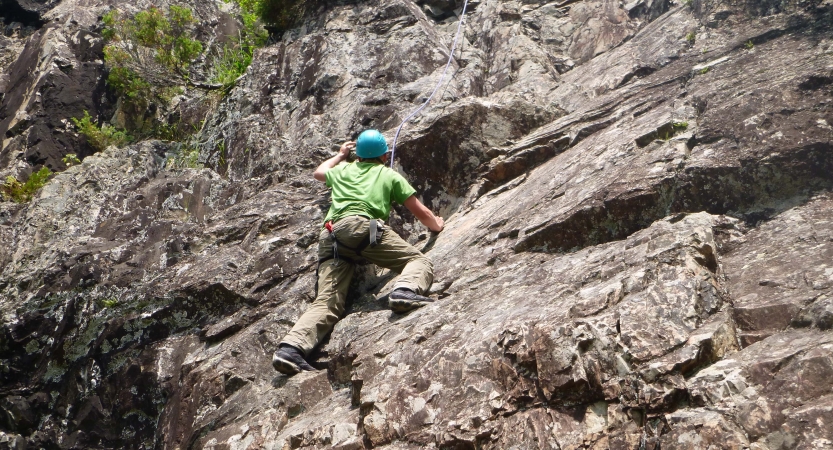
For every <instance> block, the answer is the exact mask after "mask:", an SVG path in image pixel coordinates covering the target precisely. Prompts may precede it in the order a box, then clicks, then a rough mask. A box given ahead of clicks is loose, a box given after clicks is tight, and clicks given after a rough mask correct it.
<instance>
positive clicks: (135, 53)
mask: <svg viewBox="0 0 833 450" xmlns="http://www.w3.org/2000/svg"><path fill="white" fill-rule="evenodd" d="M102 21H103V22H104V25H105V29H104V32H103V33H102V34H103V35H104V37H105V38H106V39H107V40H108V44H107V46H106V47H105V50H104V61H105V62H106V63H107V64H108V66H109V67H110V69H111V72H112V70H113V69H116V68H118V69H121V70H120V71H118V72H121V73H118V74H117V75H116V78H117V79H116V80H114V81H116V82H117V83H116V84H114V85H113V88H114V89H116V91H118V92H119V93H121V94H125V95H127V93H128V92H130V91H132V92H136V91H137V89H133V88H136V87H138V86H135V83H136V82H138V81H139V80H141V82H143V83H147V84H148V85H149V86H148V87H150V88H151V89H153V88H154V87H160V88H161V87H166V86H171V85H173V84H188V83H189V82H190V75H189V73H188V68H189V67H190V65H191V64H192V63H193V62H194V60H196V59H197V57H199V56H200V55H201V54H202V51H203V45H202V42H200V41H198V40H197V39H194V38H193V31H192V26H193V25H194V24H195V23H196V19H194V17H193V14H192V13H191V10H190V9H189V8H186V7H182V6H176V5H171V7H170V8H169V9H168V10H167V11H162V10H161V9H159V8H157V7H155V6H151V7H150V8H149V9H147V10H146V11H142V12H140V13H138V14H136V15H135V16H133V18H121V17H120V16H119V13H118V11H116V10H113V11H110V12H108V13H107V14H105V15H104V17H102ZM108 81H109V77H108ZM141 87H142V88H144V87H145V86H144V85H142V86H141Z"/></svg>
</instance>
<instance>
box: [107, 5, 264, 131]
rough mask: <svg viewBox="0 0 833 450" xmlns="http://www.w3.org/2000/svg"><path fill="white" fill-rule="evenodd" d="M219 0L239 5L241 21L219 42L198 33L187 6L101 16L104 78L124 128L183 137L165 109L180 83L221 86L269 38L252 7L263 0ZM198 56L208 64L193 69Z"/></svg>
mask: <svg viewBox="0 0 833 450" xmlns="http://www.w3.org/2000/svg"><path fill="white" fill-rule="evenodd" d="M224 1H235V2H236V3H237V4H238V5H239V6H240V11H241V13H240V20H241V22H242V25H243V26H242V28H241V30H240V32H239V33H238V36H236V37H233V38H232V39H231V40H230V44H228V45H225V46H224V47H222V48H218V47H213V48H206V45H204V44H203V43H202V42H200V41H199V40H198V39H197V36H196V30H195V25H196V23H197V19H196V18H195V17H194V15H193V12H192V10H191V9H189V8H187V7H183V6H177V5H171V6H170V7H169V8H167V9H162V8H158V7H150V8H149V9H147V10H145V11H142V12H140V13H137V14H136V15H134V16H132V17H125V16H122V15H120V13H119V12H118V11H116V10H113V11H110V12H108V13H107V14H105V15H104V16H103V17H102V22H103V23H104V30H103V32H102V35H103V36H104V38H105V39H106V42H107V44H106V46H105V48H104V60H105V63H106V66H107V68H108V69H109V74H108V77H107V83H108V85H109V86H110V87H111V88H112V89H113V90H114V91H115V92H116V93H117V94H118V95H119V96H120V99H121V103H120V105H121V107H120V108H121V112H122V113H123V114H122V116H121V117H123V120H124V126H125V128H126V129H128V130H130V131H131V132H132V133H135V134H137V135H138V136H139V137H140V138H145V137H154V138H160V139H166V140H174V141H182V140H184V139H186V138H187V136H188V135H189V133H188V132H187V131H188V130H185V129H184V128H187V125H182V124H180V123H179V121H178V119H176V117H177V115H176V114H174V112H173V111H170V107H171V106H170V105H171V102H172V100H173V98H174V97H175V96H177V95H181V94H183V93H185V90H184V89H183V88H196V89H199V90H203V91H209V92H210V91H217V92H223V91H220V90H221V89H222V90H228V89H229V88H230V87H231V86H232V85H233V83H234V81H235V80H237V78H239V77H240V75H242V74H243V73H245V71H246V69H247V68H248V66H249V64H251V61H252V55H253V54H254V50H255V48H257V47H261V46H263V45H264V44H265V43H266V40H267V38H268V33H267V32H266V30H265V29H264V28H263V26H262V25H261V22H260V20H259V16H258V14H257V9H256V8H257V7H258V5H259V4H260V2H261V1H262V0H224ZM197 61H204V62H205V63H206V65H207V67H200V68H198V69H195V68H194V66H195V65H196V63H197ZM203 74H207V76H206V75H203ZM172 119H173V120H172Z"/></svg>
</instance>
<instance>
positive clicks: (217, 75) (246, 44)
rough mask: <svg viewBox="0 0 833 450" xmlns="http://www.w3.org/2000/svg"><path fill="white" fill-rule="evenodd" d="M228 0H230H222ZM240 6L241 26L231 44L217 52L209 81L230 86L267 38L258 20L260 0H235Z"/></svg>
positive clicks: (244, 70) (267, 34)
mask: <svg viewBox="0 0 833 450" xmlns="http://www.w3.org/2000/svg"><path fill="white" fill-rule="evenodd" d="M224 1H230V0H224ZM237 4H238V6H239V7H240V11H241V12H240V14H241V20H242V22H243V28H242V29H241V30H240V32H239V35H238V36H237V37H236V38H235V39H233V44H232V45H226V46H225V47H223V49H222V50H221V51H219V52H218V54H217V57H216V60H215V61H216V62H215V65H214V70H213V73H212V76H211V81H212V82H214V83H219V84H222V85H223V86H224V87H225V88H226V89H228V88H230V87H231V86H232V85H233V84H234V82H235V81H236V80H237V78H239V77H240V76H241V75H243V74H244V73H246V69H247V68H248V67H249V64H251V62H252V56H253V55H254V51H255V49H256V48H258V47H263V46H264V45H265V44H266V41H267V40H268V39H269V33H267V32H266V29H265V28H263V25H262V24H261V22H260V20H258V17H259V14H258V8H259V5H261V4H262V0H237Z"/></svg>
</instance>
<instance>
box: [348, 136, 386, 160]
mask: <svg viewBox="0 0 833 450" xmlns="http://www.w3.org/2000/svg"><path fill="white" fill-rule="evenodd" d="M387 152H388V143H387V142H385V137H384V136H382V133H380V132H379V131H378V130H364V131H362V134H360V135H359V138H358V139H356V156H358V157H359V158H361V159H374V158H379V157H381V156H382V155H384V154H385V153H387Z"/></svg>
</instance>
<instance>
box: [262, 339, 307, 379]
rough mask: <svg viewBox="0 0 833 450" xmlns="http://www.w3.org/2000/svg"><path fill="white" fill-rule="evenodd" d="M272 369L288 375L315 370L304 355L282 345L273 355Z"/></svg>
mask: <svg viewBox="0 0 833 450" xmlns="http://www.w3.org/2000/svg"><path fill="white" fill-rule="evenodd" d="M272 367H274V368H275V370H277V371H278V372H280V373H283V374H286V375H295V374H296V373H298V372H300V371H302V370H315V368H314V367H312V366H311V365H309V364H308V363H307V360H305V359H304V354H303V353H301V351H300V350H298V349H297V348H295V347H292V346H290V345H281V346H280V348H278V351H276V352H275V354H274V355H272Z"/></svg>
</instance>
